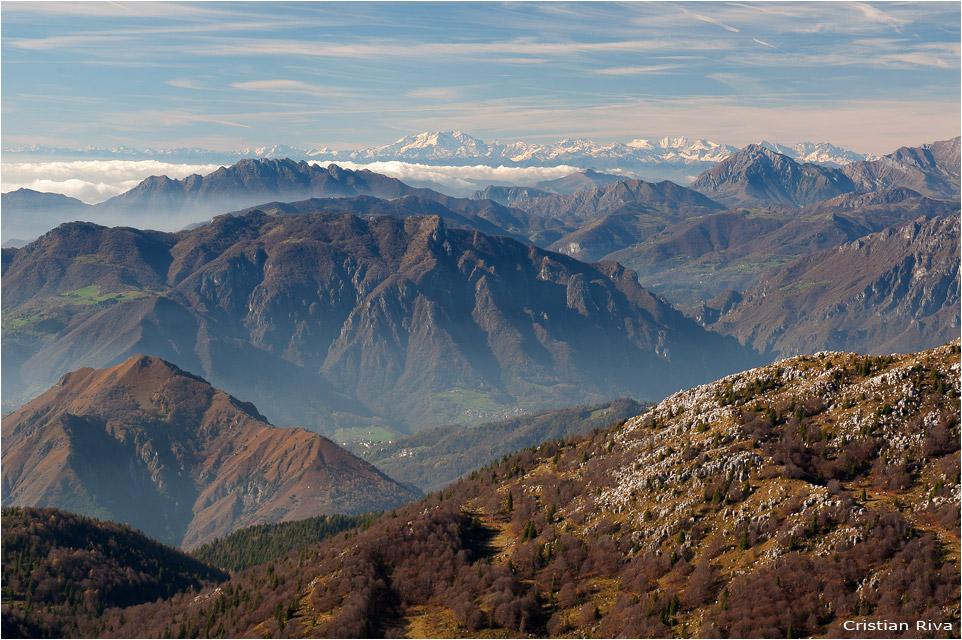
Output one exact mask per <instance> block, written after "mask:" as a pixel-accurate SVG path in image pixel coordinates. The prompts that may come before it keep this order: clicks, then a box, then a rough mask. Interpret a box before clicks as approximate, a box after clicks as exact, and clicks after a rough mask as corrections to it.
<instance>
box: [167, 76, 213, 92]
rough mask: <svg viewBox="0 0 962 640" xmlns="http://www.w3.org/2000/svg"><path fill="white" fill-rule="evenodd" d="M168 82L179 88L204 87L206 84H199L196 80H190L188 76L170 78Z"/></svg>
mask: <svg viewBox="0 0 962 640" xmlns="http://www.w3.org/2000/svg"><path fill="white" fill-rule="evenodd" d="M166 84H169V85H170V86H172V87H177V88H178V89H203V88H204V86H203V85H201V84H199V83H198V82H197V81H196V80H190V79H188V78H177V79H175V80H168V81H167V82H166Z"/></svg>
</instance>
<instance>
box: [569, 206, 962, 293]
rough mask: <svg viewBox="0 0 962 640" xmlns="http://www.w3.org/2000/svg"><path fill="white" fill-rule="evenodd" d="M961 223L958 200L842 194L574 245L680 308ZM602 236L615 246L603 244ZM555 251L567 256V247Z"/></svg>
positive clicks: (600, 228) (617, 228)
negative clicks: (910, 231) (832, 253)
mask: <svg viewBox="0 0 962 640" xmlns="http://www.w3.org/2000/svg"><path fill="white" fill-rule="evenodd" d="M958 215H959V201H958V200H957V199H956V200H935V199H932V198H927V197H924V196H921V195H919V194H917V193H915V192H914V191H911V190H910V189H904V188H894V189H887V190H884V191H875V192H871V193H865V194H856V193H847V194H843V195H840V196H837V197H835V198H832V199H829V200H824V201H822V202H818V203H815V204H813V205H809V206H806V207H801V208H789V207H766V208H751V209H746V208H739V209H733V210H727V211H721V212H717V213H712V214H709V215H705V216H700V217H695V218H686V219H682V220H678V221H674V222H672V221H664V222H659V224H660V225H661V228H660V229H659V230H658V231H657V232H656V233H651V232H647V233H646V232H645V231H644V227H643V226H642V224H641V223H638V222H635V220H634V218H633V216H609V217H608V218H604V219H602V220H599V221H597V222H595V223H593V224H591V225H586V227H585V229H584V230H583V231H581V232H578V236H580V237H579V238H578V240H579V242H580V244H579V248H580V250H581V252H582V253H581V255H583V256H584V257H586V258H589V259H599V258H604V259H608V260H616V261H618V262H620V263H622V264H625V265H627V266H629V267H631V268H632V269H634V270H636V271H637V272H638V274H639V277H640V279H641V281H642V282H644V283H645V284H646V285H647V286H649V287H651V288H653V289H655V290H657V291H658V292H659V293H661V294H662V295H665V296H666V297H668V298H669V299H671V300H672V301H673V302H674V303H675V304H678V305H682V306H685V305H690V304H696V305H697V304H699V303H701V302H703V301H706V300H708V299H710V298H711V297H713V296H715V295H717V294H719V293H721V292H723V291H725V290H728V289H735V290H739V291H744V290H745V289H746V288H748V287H749V286H752V285H753V284H755V282H756V281H757V279H758V278H759V277H761V276H762V274H764V273H766V272H767V271H768V270H770V269H773V268H776V267H778V266H780V265H782V264H784V263H786V262H790V261H792V260H795V259H796V258H799V257H801V256H804V255H807V254H809V253H813V252H816V251H822V250H829V249H831V248H834V247H838V246H840V245H842V244H844V243H846V242H852V241H854V240H856V239H858V238H861V237H862V236H865V235H868V234H870V233H875V232H878V231H882V230H883V229H886V228H888V227H892V226H900V225H903V224H906V223H908V222H910V221H912V220H915V219H917V218H918V217H920V216H925V217H952V216H956V217H957V216H958ZM648 224H649V225H650V224H651V221H649V222H648ZM616 234H617V235H616ZM573 235H574V234H573ZM606 236H608V237H615V238H616V239H617V241H618V244H614V243H610V242H606V241H605V238H606ZM595 238H598V239H599V240H597V241H596V240H595ZM556 246H559V247H560V248H561V249H562V250H565V251H567V249H566V248H565V240H561V241H558V242H557V243H556ZM620 247H624V248H620ZM605 249H608V252H607V253H603V252H604V250H605Z"/></svg>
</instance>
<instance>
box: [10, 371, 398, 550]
mask: <svg viewBox="0 0 962 640" xmlns="http://www.w3.org/2000/svg"><path fill="white" fill-rule="evenodd" d="M415 497H417V496H416V494H415V493H412V491H410V490H409V489H406V488H404V487H402V486H400V485H398V484H397V483H395V482H394V481H392V480H391V479H389V478H388V477H386V476H384V475H383V474H381V473H380V472H379V471H377V470H376V469H375V468H374V467H372V466H370V465H369V464H367V463H365V462H362V461H361V460H359V459H357V458H355V457H354V456H352V455H351V454H349V453H348V452H347V451H344V450H343V449H341V448H340V447H338V446H337V445H335V444H334V443H332V442H330V441H329V440H327V439H326V438H324V437H322V436H319V435H317V434H314V433H310V432H308V431H305V430H303V429H280V428H277V427H273V426H271V425H270V424H268V423H267V421H266V420H265V418H264V417H263V416H261V415H260V414H259V413H258V412H257V410H256V409H255V408H254V406H253V405H251V404H249V403H246V402H241V401H239V400H237V399H235V398H233V397H232V396H229V395H227V394H226V393H224V392H222V391H218V390H217V389H214V388H213V387H211V386H210V385H209V384H207V383H206V382H205V381H204V380H203V379H201V378H199V377H197V376H194V375H191V374H189V373H186V372H184V371H182V370H180V369H179V368H177V367H175V366H174V365H171V364H170V363H168V362H165V361H163V360H160V359H158V358H152V357H149V356H143V355H140V356H134V357H132V358H130V359H129V360H127V361H126V362H124V363H123V364H120V365H117V366H115V367H112V368H110V369H102V370H93V369H81V370H79V371H75V372H73V373H70V374H67V375H65V376H64V377H63V378H62V379H61V380H60V382H58V383H57V385H56V386H55V387H54V388H52V389H50V390H49V391H47V392H46V393H44V394H43V395H41V396H40V397H38V398H36V399H35V400H34V401H32V402H30V403H29V404H27V405H26V406H24V407H22V408H21V409H19V410H18V411H15V412H14V413H12V414H11V415H9V416H7V417H6V418H4V420H3V504H4V506H7V505H24V506H54V507H59V508H62V509H66V510H68V511H72V512H75V513H79V514H83V515H88V516H94V517H98V518H104V519H110V520H117V521H120V522H129V523H131V524H132V525H133V526H135V527H137V528H140V529H142V530H143V531H145V532H146V533H147V534H148V535H151V536H154V537H156V538H157V539H159V540H162V541H164V542H167V543H169V544H177V545H182V546H184V547H188V548H189V547H193V546H197V545H199V544H202V543H203V542H206V541H208V540H211V539H213V538H215V537H218V536H221V535H224V534H226V533H228V532H230V531H233V530H234V529H237V528H240V527H244V526H249V525H252V524H257V523H262V522H278V521H282V520H291V519H298V518H305V517H309V516H314V515H319V514H326V513H334V512H337V513H360V512H367V511H374V510H379V509H388V508H391V507H394V506H398V505H400V504H403V503H404V502H407V501H408V500H411V499H413V498H415Z"/></svg>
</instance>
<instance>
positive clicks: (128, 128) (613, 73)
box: [0, 1, 960, 153]
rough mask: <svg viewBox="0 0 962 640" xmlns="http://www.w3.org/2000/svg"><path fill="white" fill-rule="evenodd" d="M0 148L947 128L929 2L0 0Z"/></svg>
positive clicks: (878, 138)
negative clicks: (448, 133) (419, 135)
mask: <svg viewBox="0 0 962 640" xmlns="http://www.w3.org/2000/svg"><path fill="white" fill-rule="evenodd" d="M0 11H2V78H3V82H2V109H3V112H2V116H3V119H2V144H3V146H4V147H9V146H18V145H24V144H34V143H36V144H48V145H57V146H68V147H84V146H98V147H100V146H103V147H111V146H117V145H127V146H132V147H137V148H143V147H177V146H199V147H207V148H212V149H217V150H230V149H240V148H244V147H248V146H257V145H267V144H275V143H281V144H289V145H292V146H298V147H331V148H337V149H341V148H359V147H366V146H371V145H375V144H383V143H388V142H391V141H393V140H395V139H397V138H399V137H401V136H403V135H405V134H409V133H415V132H418V131H426V130H449V129H460V130H462V131H465V132H467V133H470V134H472V135H475V136H477V137H480V138H483V139H486V140H491V139H495V138H497V139H500V140H501V141H510V140H526V141H542V142H548V141H555V140H558V139H560V138H564V137H589V138H592V139H595V140H598V141H606V140H623V141H627V140H631V139H633V138H638V137H645V138H659V137H662V136H665V135H673V136H674V135H687V136H691V137H704V138H709V139H712V140H715V141H717V142H722V143H727V144H736V145H742V144H747V143H748V142H753V141H757V140H760V139H769V140H776V141H779V142H783V143H794V142H800V141H803V140H810V141H829V142H832V143H834V144H838V145H841V146H844V147H847V148H849V149H852V150H855V151H859V152H873V153H887V152H890V151H892V150H893V149H895V148H896V147H898V146H900V145H903V144H910V145H915V144H921V143H924V142H929V141H932V140H937V139H945V138H948V137H952V136H955V135H958V134H959V121H960V98H959V96H960V51H959V49H960V47H959V42H960V29H959V25H960V5H959V3H957V2H951V3H894V2H892V3H872V4H866V3H836V2H817V3H783V2H777V3H715V2H697V3H669V2H656V3H641V2H631V3H606V2H593V3H554V2H551V3H540V2H524V3H484V2H482V3H413V2H405V3H310V2H298V3H274V2H270V3H259V2H246V3H223V2H216V3H214V2H209V3H147V2H136V3H82V2H71V3H63V4H60V3H43V2H31V3H20V2H8V1H4V2H3V4H2V9H0Z"/></svg>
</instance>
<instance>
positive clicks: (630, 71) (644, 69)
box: [595, 64, 681, 76]
mask: <svg viewBox="0 0 962 640" xmlns="http://www.w3.org/2000/svg"><path fill="white" fill-rule="evenodd" d="M680 66H681V65H677V64H660V65H650V66H636V67H606V68H604V69H596V70H595V73H600V74H602V75H606V76H637V75H644V74H648V73H664V72H665V71H669V70H671V69H677V68H678V67H680Z"/></svg>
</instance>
